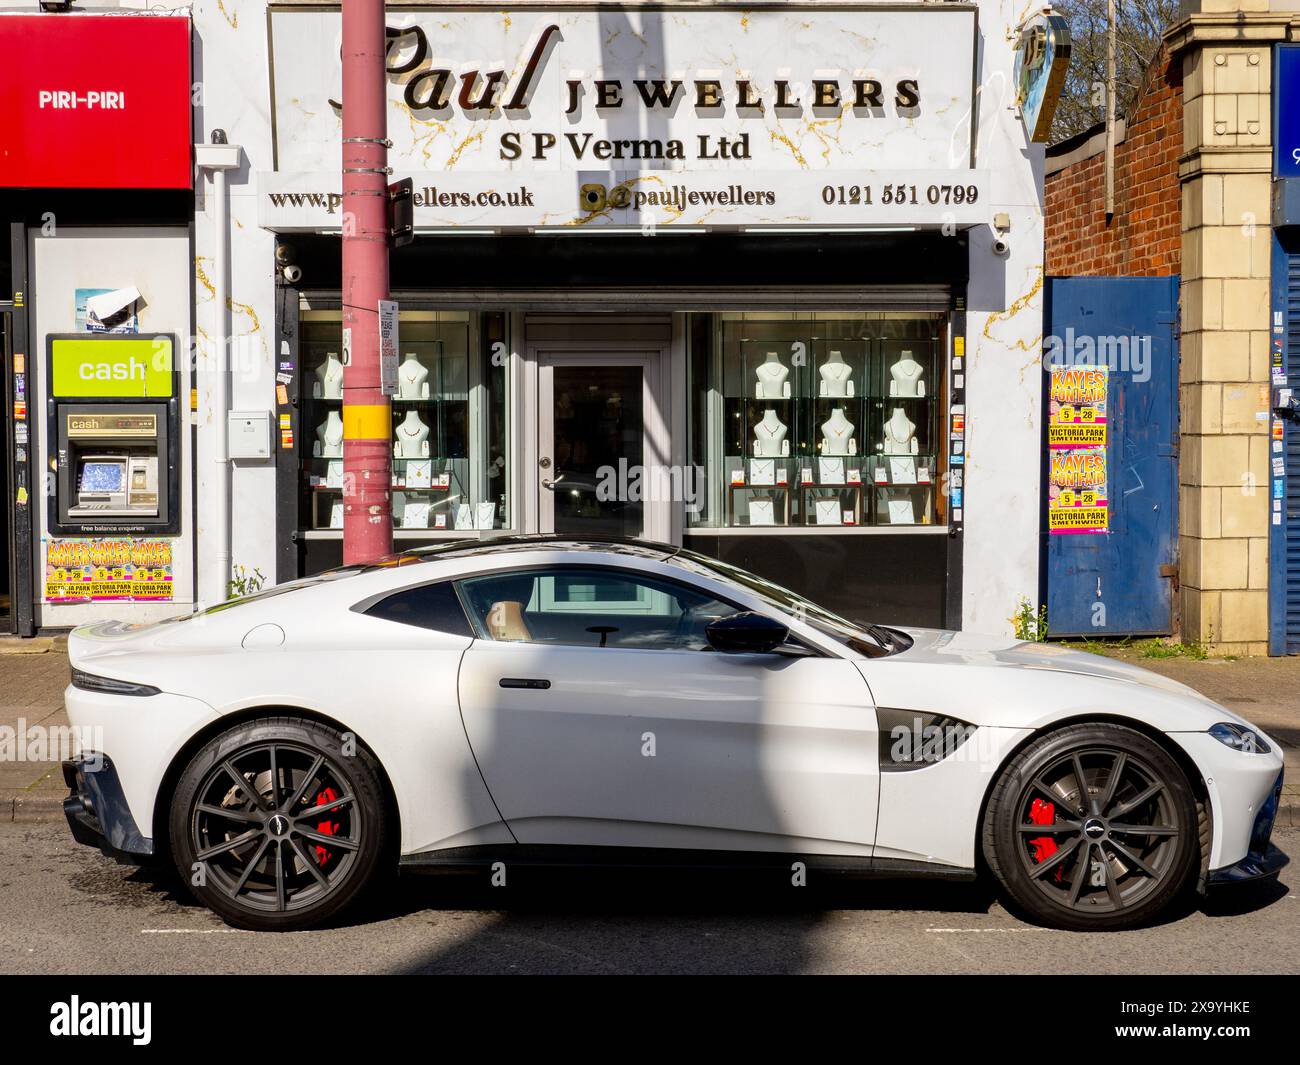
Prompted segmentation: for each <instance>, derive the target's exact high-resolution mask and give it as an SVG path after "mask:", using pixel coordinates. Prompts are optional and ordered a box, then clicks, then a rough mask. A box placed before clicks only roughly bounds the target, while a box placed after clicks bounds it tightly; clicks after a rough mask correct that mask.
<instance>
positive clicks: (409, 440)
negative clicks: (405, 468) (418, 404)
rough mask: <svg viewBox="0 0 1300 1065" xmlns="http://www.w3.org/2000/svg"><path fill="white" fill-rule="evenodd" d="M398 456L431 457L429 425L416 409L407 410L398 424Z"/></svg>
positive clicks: (407, 457) (412, 457) (405, 457)
mask: <svg viewBox="0 0 1300 1065" xmlns="http://www.w3.org/2000/svg"><path fill="white" fill-rule="evenodd" d="M396 435H397V447H396V451H397V457H398V458H403V459H423V458H428V457H429V427H428V426H427V425H425V424H424V422H422V421H421V420H420V416H419V414H417V413H416V412H415V411H413V410H412V411H407V412H406V417H405V418H403V419H402V421H401V423H400V424H399V425H398V426H397V434H396Z"/></svg>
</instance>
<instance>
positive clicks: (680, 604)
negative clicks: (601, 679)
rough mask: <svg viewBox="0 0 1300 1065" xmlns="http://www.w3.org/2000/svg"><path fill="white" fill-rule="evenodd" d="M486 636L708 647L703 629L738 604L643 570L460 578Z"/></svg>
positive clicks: (570, 569)
mask: <svg viewBox="0 0 1300 1065" xmlns="http://www.w3.org/2000/svg"><path fill="white" fill-rule="evenodd" d="M460 587H461V590H462V592H463V593H464V595H465V601H466V604H467V605H468V607H469V610H470V611H471V613H472V614H473V616H474V621H475V623H476V627H477V629H478V632H479V635H480V636H482V637H483V638H484V639H489V640H500V641H505V642H508V643H545V644H567V645H570V646H579V647H609V648H621V649H628V648H636V649H638V650H650V651H707V650H709V642H708V638H707V636H706V635H705V630H706V629H707V628H708V626H709V624H710V623H712V622H713V621H716V620H717V619H719V618H724V617H729V616H730V615H732V614H734V613H736V607H734V606H733V605H732V604H730V603H724V602H721V601H719V600H717V599H714V598H713V597H712V596H709V595H707V594H705V593H703V592H700V591H698V590H696V589H693V588H688V587H687V586H686V585H684V584H678V583H676V582H674V581H664V580H659V579H657V578H655V577H652V576H650V575H648V574H643V573H634V572H631V571H628V570H617V569H600V568H596V567H579V566H557V567H554V568H547V569H536V570H525V571H518V572H513V573H494V574H492V575H490V576H485V577H470V578H468V579H466V580H463V581H461V582H460Z"/></svg>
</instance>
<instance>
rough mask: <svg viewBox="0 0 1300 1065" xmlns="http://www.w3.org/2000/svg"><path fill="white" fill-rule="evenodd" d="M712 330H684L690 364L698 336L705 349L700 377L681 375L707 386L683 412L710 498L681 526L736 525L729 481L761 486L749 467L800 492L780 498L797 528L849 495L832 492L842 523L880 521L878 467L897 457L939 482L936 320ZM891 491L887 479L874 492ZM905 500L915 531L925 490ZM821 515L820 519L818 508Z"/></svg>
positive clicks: (715, 322) (849, 317) (756, 322)
mask: <svg viewBox="0 0 1300 1065" xmlns="http://www.w3.org/2000/svg"><path fill="white" fill-rule="evenodd" d="M712 326H713V328H712V330H711V331H710V332H708V333H704V332H701V331H700V330H693V331H692V333H691V336H692V341H691V343H692V348H691V355H690V357H691V360H692V366H693V367H694V366H695V365H696V363H695V360H696V359H697V358H698V357H701V356H700V355H699V354H698V352H699V351H700V348H699V347H698V343H699V342H700V341H701V340H704V339H705V338H708V340H709V343H710V344H711V347H710V348H709V349H708V350H707V352H705V354H704V356H703V357H705V358H707V360H708V363H707V365H708V371H707V375H705V377H704V379H701V374H700V373H699V371H698V370H696V369H692V370H691V373H692V379H693V380H696V381H700V383H701V384H706V385H707V387H708V389H709V391H708V393H707V396H708V398H707V401H706V402H705V403H704V404H702V405H701V406H699V407H693V408H692V411H691V416H692V418H698V419H700V420H698V421H696V423H695V424H696V425H698V426H699V428H700V430H702V432H701V433H700V435H699V436H697V437H696V439H697V440H698V441H699V445H698V446H697V449H696V454H697V455H698V456H700V457H702V458H703V460H704V464H705V466H706V470H707V471H708V475H709V481H710V484H711V485H712V486H713V487H712V491H713V492H714V493H717V494H716V495H713V496H712V497H711V498H712V500H713V502H711V503H710V508H712V509H710V510H708V514H710V515H712V517H706V518H704V519H703V520H702V521H699V520H697V521H695V522H693V524H696V525H705V526H707V525H714V526H721V527H727V526H734V525H737V524H739V523H740V522H741V521H742V520H743V508H738V507H737V506H736V505H735V500H734V499H733V498H732V496H733V495H734V494H735V491H736V486H735V485H734V483H733V480H734V478H735V476H736V471H737V470H742V471H744V485H745V487H746V488H748V489H756V488H759V487H762V486H761V485H755V484H754V483H753V481H754V478H753V475H752V463H753V462H754V461H755V460H756V459H761V460H769V461H770V460H776V464H777V466H778V468H780V466H781V465H782V464H784V466H785V467H786V468H787V470H788V474H787V478H788V483H789V484H790V485H792V486H793V487H795V488H796V489H800V490H799V491H794V492H792V494H791V502H790V512H791V513H790V521H791V522H792V523H793V525H794V526H797V527H804V528H806V527H809V526H812V525H815V524H816V522H817V514H816V505H815V504H816V502H817V501H818V500H822V501H823V502H828V501H829V500H830V499H831V498H832V496H833V495H834V494H835V493H834V492H833V491H831V490H830V489H838V488H841V487H843V488H845V489H847V488H850V487H852V486H856V491H846V492H845V493H844V494H845V503H846V506H845V508H844V509H846V510H849V511H851V512H852V514H851V518H852V521H851V522H849V523H848V524H857V525H874V524H876V523H877V522H878V521H880V520H886V521H887V515H888V513H889V508H888V507H887V506H885V507H884V508H883V509H881V508H878V507H877V506H876V503H875V499H876V496H875V489H876V487H877V486H876V485H875V482H874V480H873V470H874V469H875V466H876V463H877V460H878V459H886V458H889V457H891V456H894V455H898V456H905V457H909V458H911V459H913V460H914V463H915V464H916V465H918V466H920V465H924V467H925V469H926V470H927V471H928V472H929V474H930V477H931V479H933V480H937V479H938V478H939V476H940V472H941V471H940V470H939V469H938V468H937V465H936V460H935V455H936V453H938V452H940V451H942V448H943V441H942V440H941V439H940V437H939V425H940V420H941V414H942V410H943V404H944V402H945V395H946V391H945V389H946V378H945V376H944V375H945V373H946V364H945V362H944V358H943V351H944V344H943V339H942V337H943V329H944V321H943V316H942V315H925V314H915V315H912V314H903V313H888V312H886V313H864V314H860V315H854V314H839V313H830V312H827V313H820V312H813V313H806V314H804V313H790V314H772V315H770V316H765V315H764V314H763V313H761V312H755V313H747V312H744V313H742V312H735V313H730V312H728V313H723V314H720V315H717V316H716V317H715V318H713V319H712ZM824 463H829V466H827V465H824ZM927 464H928V465H927ZM809 471H811V474H809ZM850 471H852V475H851V476H850ZM893 485H894V481H893V478H892V477H891V476H889V475H888V471H887V479H886V481H885V486H886V487H892V486H893ZM898 487H900V488H901V487H902V484H900V485H898ZM803 488H816V489H822V488H825V489H827V491H824V492H823V491H816V492H805V491H802V489H803ZM912 494H914V495H917V497H918V498H917V499H916V500H915V501H914V509H915V511H916V512H917V514H918V516H917V519H916V523H917V524H920V523H923V522H925V521H933V520H934V517H933V513H934V499H933V492H932V491H931V492H930V493H929V495H928V496H926V498H924V499H922V498H921V496H922V495H925V493H920V492H914V493H912ZM724 496H725V498H723V497H724ZM822 510H823V512H824V513H823V521H826V520H828V518H827V515H828V513H829V510H828V508H827V507H825V506H824V507H823V508H822ZM902 513H903V509H902V507H901V506H896V507H895V508H894V514H895V516H896V517H898V516H901V515H902ZM881 515H885V516H886V517H885V518H883V519H882V518H881ZM840 519H841V521H842V522H843V521H844V515H843V514H842V513H841V515H840ZM896 523H897V522H896Z"/></svg>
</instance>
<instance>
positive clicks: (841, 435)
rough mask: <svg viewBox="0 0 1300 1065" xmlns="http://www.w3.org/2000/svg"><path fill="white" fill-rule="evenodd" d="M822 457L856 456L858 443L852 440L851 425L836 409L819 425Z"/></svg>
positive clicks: (839, 408)
mask: <svg viewBox="0 0 1300 1065" xmlns="http://www.w3.org/2000/svg"><path fill="white" fill-rule="evenodd" d="M821 430H822V454H823V455H856V454H857V453H858V442H857V441H856V440H855V439H854V438H853V423H852V422H851V421H849V420H848V418H846V417H845V416H844V409H843V408H842V407H836V408H835V409H834V410H832V411H831V416H830V417H829V418H827V419H826V420H825V421H824V422H822V424H821Z"/></svg>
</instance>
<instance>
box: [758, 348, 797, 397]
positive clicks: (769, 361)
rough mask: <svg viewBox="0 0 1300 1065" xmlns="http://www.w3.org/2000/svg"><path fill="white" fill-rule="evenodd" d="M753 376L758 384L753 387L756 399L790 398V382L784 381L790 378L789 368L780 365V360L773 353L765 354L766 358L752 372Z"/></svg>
mask: <svg viewBox="0 0 1300 1065" xmlns="http://www.w3.org/2000/svg"><path fill="white" fill-rule="evenodd" d="M754 376H755V377H757V378H758V383H757V384H756V385H755V386H754V395H755V397H756V398H757V399H789V398H790V382H789V381H787V380H786V378H787V377H789V376H790V368H789V367H788V366H784V365H782V363H781V358H780V356H779V355H777V353H776V352H775V351H769V352H768V353H767V357H766V358H765V359H764V360H763V361H762V362H760V363H759V364H758V368H757V369H756V370H755V371H754Z"/></svg>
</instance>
